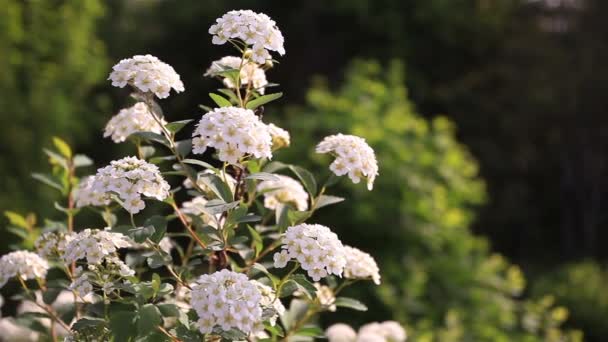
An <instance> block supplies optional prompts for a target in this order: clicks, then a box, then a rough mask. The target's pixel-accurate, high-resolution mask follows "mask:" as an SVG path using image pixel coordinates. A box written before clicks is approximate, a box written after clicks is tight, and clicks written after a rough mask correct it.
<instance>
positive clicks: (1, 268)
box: [0, 251, 49, 288]
mask: <svg viewBox="0 0 608 342" xmlns="http://www.w3.org/2000/svg"><path fill="white" fill-rule="evenodd" d="M48 269H49V263H48V262H47V261H46V260H44V259H43V258H41V257H40V256H38V254H36V253H32V252H28V251H15V252H11V253H8V254H5V255H3V256H2V258H0V288H1V287H3V286H4V285H5V284H6V282H7V281H8V280H9V279H11V278H13V277H19V278H21V279H23V280H28V279H36V278H40V279H44V278H45V277H46V272H47V271H48Z"/></svg>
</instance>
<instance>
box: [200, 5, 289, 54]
mask: <svg viewBox="0 0 608 342" xmlns="http://www.w3.org/2000/svg"><path fill="white" fill-rule="evenodd" d="M209 33H210V34H211V35H213V39H212V43H213V44H216V45H222V44H225V43H226V42H227V41H228V40H239V41H241V42H243V43H244V44H245V45H247V46H251V47H252V55H251V59H253V61H254V62H256V63H258V64H264V63H265V62H266V60H268V59H270V58H271V56H270V53H269V50H270V51H276V52H278V53H279V54H280V55H284V54H285V48H284V47H283V44H284V38H283V34H282V33H281V31H280V30H279V29H278V28H277V26H276V23H275V22H274V20H272V19H270V17H268V16H267V15H266V14H264V13H255V12H253V11H250V10H240V11H230V12H228V13H226V14H224V15H223V16H222V17H221V18H218V19H216V23H215V24H213V25H211V27H210V28H209Z"/></svg>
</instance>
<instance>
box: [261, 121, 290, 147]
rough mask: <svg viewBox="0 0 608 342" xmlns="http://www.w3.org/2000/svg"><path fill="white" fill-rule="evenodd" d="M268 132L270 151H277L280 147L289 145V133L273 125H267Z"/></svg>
mask: <svg viewBox="0 0 608 342" xmlns="http://www.w3.org/2000/svg"><path fill="white" fill-rule="evenodd" d="M267 126H268V132H269V133H270V136H271V137H272V149H273V150H277V149H279V148H282V147H287V146H289V145H290V143H291V138H290V136H289V132H287V131H286V130H284V129H282V128H281V127H278V126H275V124H273V123H269V124H268V125H267Z"/></svg>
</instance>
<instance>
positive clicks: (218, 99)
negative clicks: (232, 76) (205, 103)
mask: <svg viewBox="0 0 608 342" xmlns="http://www.w3.org/2000/svg"><path fill="white" fill-rule="evenodd" d="M209 97H210V98H211V99H212V100H213V102H215V104H217V105H218V106H220V107H230V106H232V103H230V101H228V100H227V99H226V98H225V97H223V96H221V95H218V94H214V93H209Z"/></svg>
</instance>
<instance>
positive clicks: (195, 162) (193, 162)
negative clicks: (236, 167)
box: [182, 159, 215, 170]
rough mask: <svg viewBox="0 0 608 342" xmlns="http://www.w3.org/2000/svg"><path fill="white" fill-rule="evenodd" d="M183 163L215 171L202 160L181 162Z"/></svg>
mask: <svg viewBox="0 0 608 342" xmlns="http://www.w3.org/2000/svg"><path fill="white" fill-rule="evenodd" d="M182 162H183V163H186V164H192V165H198V166H202V167H204V168H205V169H213V170H215V167H213V165H211V164H209V163H205V162H204V161H202V160H196V159H184V160H182Z"/></svg>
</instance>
